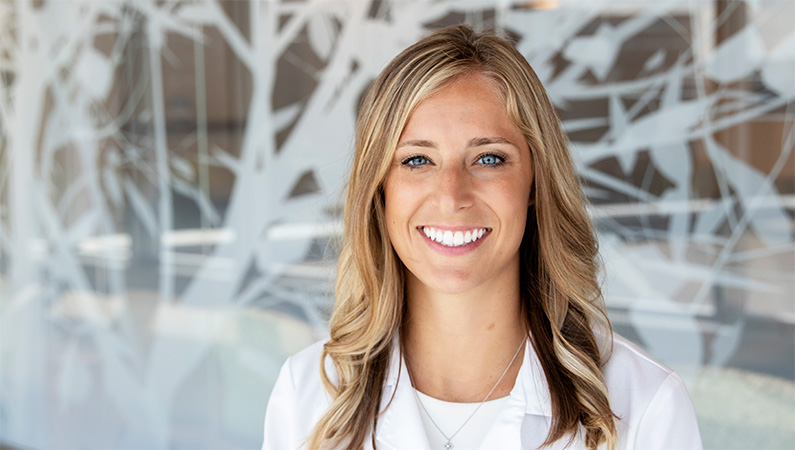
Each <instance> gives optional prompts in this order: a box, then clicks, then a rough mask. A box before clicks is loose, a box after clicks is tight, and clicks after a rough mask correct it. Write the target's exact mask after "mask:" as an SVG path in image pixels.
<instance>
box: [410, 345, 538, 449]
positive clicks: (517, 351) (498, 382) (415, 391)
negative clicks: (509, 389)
mask: <svg viewBox="0 0 795 450" xmlns="http://www.w3.org/2000/svg"><path fill="white" fill-rule="evenodd" d="M524 342H525V340H524V339H523V340H522V342H520V343H519V347H518V348H517V349H516V353H514V354H513V358H511V362H509V363H508V367H506V368H505V370H503V371H502V375H500V378H499V379H498V380H497V383H496V384H494V387H492V388H491V390H490V391H489V393H488V394H486V397H485V398H484V399H483V400H482V401H481V402H480V403H478V406H476V407H475V409H474V410H473V411H472V414H470V415H469V417H467V420H465V421H464V423H462V424H461V426H460V427H458V429H457V430H455V433H453V434H451V435H450V436H449V437H448V436H447V435H446V434H445V433H444V431H442V429H441V428H440V427H439V424H437V423H436V421H435V420H433V417H431V414H430V413H429V412H428V410H427V409H426V408H425V405H424V404H423V403H422V399H420V396H419V394H417V389H416V388H414V389H413V390H414V396H415V397H416V398H417V403H419V404H420V407H421V408H422V410H423V411H425V415H427V416H428V418H429V419H431V423H432V424H433V426H434V427H436V429H437V430H438V431H439V433H441V435H442V436H444V438H445V440H447V442H446V443H445V444H444V448H445V449H447V450H450V449H452V448H453V447H454V445H453V443H452V442H451V441H452V440H453V438H454V437H455V436H456V435H457V434H458V432H460V431H461V430H463V429H464V427H465V426H466V424H467V423H469V421H470V420H471V419H472V417H474V415H475V413H477V412H478V410H479V409H480V407H481V406H483V404H484V403H486V400H488V399H489V397H491V394H492V393H494V390H495V389H497V386H499V385H500V382H501V381H502V379H503V378H505V374H507V373H508V369H510V368H511V366H512V365H513V362H514V361H516V357H517V356H518V355H519V351H520V350H521V349H522V345H523V344H524ZM406 369H407V370H408V366H406ZM408 373H409V379H410V381H411V386H412V387H413V386H414V378H413V377H412V376H411V370H408Z"/></svg>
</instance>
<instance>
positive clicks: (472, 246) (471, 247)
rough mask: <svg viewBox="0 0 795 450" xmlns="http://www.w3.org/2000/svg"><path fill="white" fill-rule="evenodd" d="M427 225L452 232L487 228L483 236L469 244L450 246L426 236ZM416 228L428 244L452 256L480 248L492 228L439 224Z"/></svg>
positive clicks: (437, 250)
mask: <svg viewBox="0 0 795 450" xmlns="http://www.w3.org/2000/svg"><path fill="white" fill-rule="evenodd" d="M426 227H432V228H436V229H437V230H444V231H452V232H456V231H462V232H465V231H471V230H475V229H481V228H482V229H484V230H486V231H485V232H484V233H483V236H481V237H480V238H478V239H477V240H475V241H472V242H470V243H468V244H464V245H459V246H458V247H448V246H446V245H442V244H440V243H439V242H436V241H434V240H432V239H431V238H429V237H428V236H426V235H425V232H424V231H423V229H424V228H426ZM416 230H417V232H418V233H419V234H420V237H421V238H422V239H423V241H425V243H426V244H428V246H429V247H431V249H433V250H434V251H436V252H438V253H442V254H444V255H451V256H455V255H463V254H466V253H469V252H471V251H474V250H475V249H476V248H478V247H479V246H480V244H481V243H482V242H483V241H484V240H485V239H486V237H488V236H489V235H490V234H491V228H489V227H477V226H475V227H473V226H438V225H437V226H434V225H423V226H419V227H417V228H416Z"/></svg>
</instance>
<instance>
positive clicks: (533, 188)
mask: <svg viewBox="0 0 795 450" xmlns="http://www.w3.org/2000/svg"><path fill="white" fill-rule="evenodd" d="M535 202H536V184H535V183H533V184H532V185H531V186H530V200H529V201H528V202H527V207H528V208H529V207H531V206H533V205H534V204H535Z"/></svg>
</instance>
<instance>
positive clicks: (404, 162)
mask: <svg viewBox="0 0 795 450" xmlns="http://www.w3.org/2000/svg"><path fill="white" fill-rule="evenodd" d="M418 158H422V159H424V160H425V161H427V162H428V163H430V162H431V160H430V159H429V158H428V157H427V156H425V155H409V156H407V157H405V158H403V160H402V161H400V164H401V165H402V166H406V167H408V168H409V169H412V170H414V169H419V168H420V167H422V166H424V165H425V164H419V165H414V164H409V163H410V162H411V161H412V160H414V159H418ZM426 164H427V163H426Z"/></svg>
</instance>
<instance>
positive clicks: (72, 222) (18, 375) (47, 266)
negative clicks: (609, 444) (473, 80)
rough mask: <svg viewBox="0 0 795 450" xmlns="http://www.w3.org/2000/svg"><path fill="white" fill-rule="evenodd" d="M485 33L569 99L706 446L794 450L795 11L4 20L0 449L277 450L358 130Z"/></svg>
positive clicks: (792, 4) (618, 8)
mask: <svg viewBox="0 0 795 450" xmlns="http://www.w3.org/2000/svg"><path fill="white" fill-rule="evenodd" d="M456 23H468V24H471V25H473V26H476V27H491V28H496V29H498V30H500V31H502V32H503V33H505V34H507V35H508V36H510V37H512V38H513V39H514V40H516V41H517V43H518V48H519V49H520V51H521V52H522V53H523V54H524V55H525V56H526V58H527V59H528V60H529V61H530V63H531V65H532V66H533V67H534V68H535V70H536V71H537V73H538V74H539V76H540V78H541V80H542V81H543V82H544V84H545V85H546V86H547V88H548V90H549V93H550V96H551V98H552V100H553V102H554V104H555V105H556V107H557V108H558V110H559V113H560V116H561V118H562V120H563V123H564V126H565V129H566V130H567V132H568V135H569V137H570V139H571V146H572V149H573V151H574V153H575V156H576V160H577V164H578V170H579V173H580V176H581V178H582V180H583V183H584V186H585V189H586V192H587V195H588V196H589V198H590V200H591V203H592V207H591V213H592V216H593V218H594V221H595V223H596V225H597V228H598V230H599V234H600V236H599V237H600V243H601V249H602V254H603V258H604V261H605V264H604V266H605V270H604V284H605V294H606V301H607V305H608V308H609V313H610V316H611V318H612V320H613V323H614V326H615V329H616V330H617V331H618V332H619V333H621V334H623V335H625V336H626V337H628V338H630V339H631V340H633V341H635V342H637V343H638V344H640V345H641V346H642V347H644V348H645V349H647V350H648V351H649V352H650V353H652V354H653V355H654V356H656V357H657V358H658V359H660V360H662V361H663V362H665V363H666V364H668V365H670V366H671V367H673V368H675V369H676V370H678V371H679V372H680V373H681V374H682V376H683V377H684V378H685V380H686V382H687V384H688V388H689V390H690V393H691V396H692V397H693V400H694V402H695V406H696V409H697V412H698V416H699V421H700V422H699V423H700V427H701V432H702V435H703V439H704V444H705V447H706V448H710V449H729V448H738V449H740V448H742V449H751V448H754V449H793V448H795V243H793V234H794V231H795V157H794V156H793V149H794V147H795V1H792V0H746V1H740V0H661V1H656V2H648V1H640V0H635V1H630V0H618V1H607V0H587V1H586V0H559V1H558V0H544V1H526V0H523V1H514V0H491V1H477V0H466V1H452V0H450V1H419V0H267V1H256V0H250V1H248V0H239V1H215V0H196V1H169V0H159V1H154V0H152V1H145V0H108V1H90V0H88V1H80V0H60V1H56V0H35V1H23V0H20V1H11V0H0V446H3V447H6V446H7V447H11V448H18V449H28V448H30V449H95V448H96V449H109V448H117V449H221V448H224V449H226V448H241V449H242V448H250V449H253V448H258V447H259V446H260V443H261V438H262V419H263V415H264V412H265V406H266V403H267V401H268V395H269V392H270V389H271V387H272V385H273V382H274V380H275V377H276V375H277V373H278V370H279V367H280V365H281V363H282V362H283V361H284V359H285V358H286V357H287V356H288V355H289V354H291V353H293V352H295V351H297V350H299V349H301V348H302V347H304V346H306V345H308V344H310V343H312V342H314V341H315V340H318V339H321V338H323V337H324V335H325V334H326V319H327V317H328V313H329V310H330V306H331V304H332V297H333V286H332V283H331V281H332V280H333V277H334V270H335V268H334V261H335V258H336V251H335V248H334V246H333V245H330V244H331V243H332V242H333V241H334V239H336V238H338V237H339V233H340V229H341V227H340V223H341V222H340V221H341V215H340V211H341V199H342V193H343V189H344V182H345V181H344V180H345V175H346V171H347V169H348V167H349V163H350V160H351V149H352V137H353V127H354V120H355V116H356V105H357V102H358V100H359V98H360V97H361V96H362V94H363V92H364V91H365V89H366V88H367V86H368V85H369V83H370V82H371V81H372V80H373V78H374V77H375V76H376V75H377V74H378V72H379V71H380V70H381V68H382V67H383V66H384V65H385V64H386V62H387V61H389V60H390V59H391V58H392V57H393V56H395V55H396V54H397V53H398V51H400V50H401V49H403V48H404V47H406V46H408V45H409V44H411V43H413V42H414V41H416V40H417V39H419V38H420V37H422V36H424V35H426V34H428V33H429V32H430V31H432V30H434V29H436V28H439V27H442V26H445V25H450V24H456Z"/></svg>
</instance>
